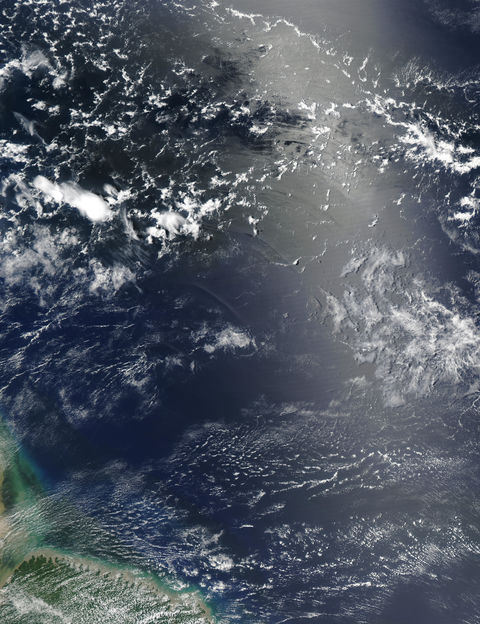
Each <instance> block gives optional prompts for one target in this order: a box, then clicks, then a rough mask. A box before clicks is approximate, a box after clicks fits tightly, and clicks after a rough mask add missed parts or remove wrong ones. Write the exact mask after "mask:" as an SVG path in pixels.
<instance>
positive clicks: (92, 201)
mask: <svg viewBox="0 0 480 624" xmlns="http://www.w3.org/2000/svg"><path fill="white" fill-rule="evenodd" d="M33 186H34V187H35V188H36V189H37V190H39V191H41V192H42V193H43V194H44V195H46V196H47V197H48V198H49V199H51V200H53V201H54V202H56V203H58V204H61V203H66V204H69V205H70V206H73V207H74V208H76V209H77V210H78V211H79V212H80V214H81V215H83V216H84V217H87V219H90V221H92V222H94V223H96V222H102V221H107V220H108V219H110V218H111V217H112V211H111V209H110V207H109V205H108V204H107V202H106V201H105V200H104V199H103V198H102V197H100V196H99V195H95V193H92V192H91V191H86V190H85V189H83V188H82V187H81V186H79V185H78V184H75V183H74V182H62V183H61V184H56V183H55V182H50V180H48V179H47V178H45V177H43V176H37V177H36V178H35V179H34V180H33Z"/></svg>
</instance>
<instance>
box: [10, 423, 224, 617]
mask: <svg viewBox="0 0 480 624" xmlns="http://www.w3.org/2000/svg"><path fill="white" fill-rule="evenodd" d="M44 497H45V494H44V492H43V488H42V485H41V482H40V479H39V478H38V476H37V475H36V473H35V471H34V469H33V467H32V466H31V464H30V462H29V461H28V459H27V458H26V457H25V456H24V455H23V454H22V452H21V450H20V449H19V447H18V445H17V444H16V443H15V441H14V439H13V437H12V435H11V434H10V432H9V431H8V429H7V427H6V426H5V425H4V424H0V621H1V622H2V624H57V623H58V624H67V623H71V624H97V623H102V624H123V623H124V624H161V623H172V624H173V623H177V622H178V623H180V622H182V623H185V624H187V623H193V622H195V623H198V624H204V623H205V624H207V623H213V621H214V618H213V615H212V612H211V609H210V608H209V607H208V605H207V604H206V603H205V601H204V600H203V599H202V597H201V595H200V594H199V592H197V591H175V590H173V589H172V588H170V587H169V586H168V585H167V584H166V583H165V582H164V581H162V580H160V579H159V578H157V577H156V576H154V575H152V574H147V573H144V572H141V571H139V570H135V569H130V568H128V567H126V566H124V565H120V564H112V563H110V562H106V561H102V560H99V559H96V558H94V557H87V556H84V555H77V554H75V553H71V552H66V551H65V550H64V549H60V548H56V547H54V546H52V545H51V544H47V543H45V535H46V534H47V532H48V528H49V527H48V524H49V523H51V522H52V519H51V518H50V517H47V514H45V511H44V506H42V501H43V500H44Z"/></svg>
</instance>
